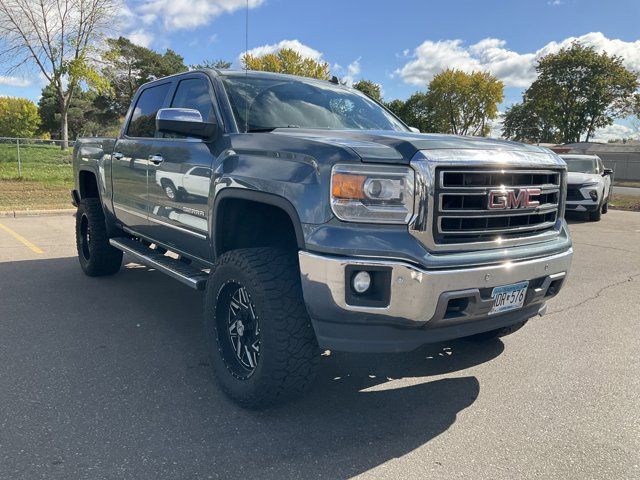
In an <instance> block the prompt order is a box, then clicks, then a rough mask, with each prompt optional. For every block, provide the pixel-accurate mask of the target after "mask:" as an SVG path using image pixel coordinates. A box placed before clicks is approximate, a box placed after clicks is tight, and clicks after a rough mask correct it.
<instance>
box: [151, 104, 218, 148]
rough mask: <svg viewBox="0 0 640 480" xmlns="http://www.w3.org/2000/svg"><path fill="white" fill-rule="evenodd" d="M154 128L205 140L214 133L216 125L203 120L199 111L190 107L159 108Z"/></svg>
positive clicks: (162, 131)
mask: <svg viewBox="0 0 640 480" xmlns="http://www.w3.org/2000/svg"><path fill="white" fill-rule="evenodd" d="M156 130H157V131H158V132H160V133H174V134H178V135H184V136H187V137H196V138H202V139H205V140H206V139H210V138H212V137H213V136H214V135H215V133H216V130H217V125H216V124H215V123H212V122H205V121H203V120H202V115H201V114H200V112H199V111H198V110H194V109H192V108H161V109H160V110H158V113H157V115H156Z"/></svg>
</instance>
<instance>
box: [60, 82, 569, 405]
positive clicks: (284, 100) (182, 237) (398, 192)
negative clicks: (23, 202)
mask: <svg viewBox="0 0 640 480" xmlns="http://www.w3.org/2000/svg"><path fill="white" fill-rule="evenodd" d="M74 173H75V189H74V190H73V192H72V197H73V202H74V204H75V205H76V206H77V208H78V211H77V216H76V219H77V220H76V236H77V244H78V256H79V259H80V265H81V267H82V270H83V271H84V272H85V273H86V274H87V275H89V276H100V275H111V274H115V273H116V272H117V271H118V270H119V269H120V266H121V263H122V256H123V252H125V253H127V254H128V255H130V256H131V257H133V259H135V261H137V262H139V263H142V264H146V265H148V266H150V267H152V268H154V269H156V270H158V271H161V272H164V273H166V274H168V275H170V276H172V277H174V278H175V279H177V280H179V281H181V282H183V283H184V284H186V285H188V286H190V287H192V288H195V289H200V290H204V291H205V295H204V335H205V336H206V338H207V341H208V345H209V351H210V355H211V365H212V367H213V370H214V373H215V376H216V378H217V380H218V382H219V384H220V385H221V387H222V389H223V390H224V391H225V392H226V393H227V394H228V395H229V396H230V397H231V398H232V399H233V400H235V401H236V402H237V403H239V404H240V405H242V406H245V407H252V408H256V407H260V406H263V405H266V404H269V403H273V402H277V401H280V400H282V399H284V398H286V397H288V396H290V395H292V394H295V393H298V392H300V391H302V390H304V389H305V387H306V386H308V385H309V384H310V383H311V381H312V380H313V378H314V371H315V369H316V366H317V363H318V358H319V355H320V352H321V351H322V349H331V350H340V351H348V352H402V351H409V350H412V349H415V348H417V347H418V346H420V345H423V344H425V343H429V342H439V341H443V340H448V339H453V338H459V337H465V336H474V337H475V338H477V339H491V338H495V337H499V336H502V335H506V334H508V333H511V332H514V331H515V330H517V329H519V328H520V327H521V326H522V325H524V323H525V322H526V321H527V320H528V319H529V318H531V317H534V316H536V315H542V314H543V313H544V312H545V309H546V301H547V300H548V299H549V298H551V297H553V296H554V295H556V294H557V293H558V292H559V291H560V288H561V287H562V284H563V282H564V281H565V279H566V276H567V274H568V273H569V267H570V264H571V257H572V247H571V240H570V238H569V232H568V230H567V225H566V223H565V221H564V218H563V217H564V208H565V193H566V176H567V175H566V166H565V163H564V162H563V161H562V159H560V158H559V157H558V156H557V155H555V154H554V153H552V152H551V151H549V150H546V149H543V148H539V147H536V146H529V145H522V144H519V143H513V142H506V141H499V140H491V139H485V138H473V137H458V136H450V135H433V134H420V133H415V132H414V130H413V129H411V128H409V127H408V126H406V125H405V124H404V123H402V122H401V121H400V120H399V119H398V118H396V117H395V116H394V115H393V114H392V113H390V112H389V111H387V110H386V109H385V108H384V107H382V106H381V105H379V104H378V103H376V102H374V101H372V100H371V99H369V98H368V97H366V96H365V95H363V94H361V93H360V92H357V91H355V90H353V89H350V88H347V87H344V86H340V85H336V84H334V83H331V82H325V81H319V80H312V79H307V78H298V77H294V76H288V75H279V74H270V73H263V72H244V71H215V70H202V71H193V72H189V73H184V74H180V75H176V76H172V77H168V78H162V79H160V80H156V81H153V82H151V83H148V84H145V85H143V86H142V87H141V88H140V89H139V91H138V92H137V94H136V96H135V98H134V100H133V103H132V105H131V107H130V110H129V113H128V115H127V118H126V120H125V122H124V125H123V127H122V131H121V132H120V135H119V136H118V138H115V139H114V138H85V139H80V140H78V142H77V143H76V147H75V152H74Z"/></svg>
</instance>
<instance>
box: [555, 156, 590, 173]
mask: <svg viewBox="0 0 640 480" xmlns="http://www.w3.org/2000/svg"><path fill="white" fill-rule="evenodd" d="M563 160H564V161H565V162H567V170H569V171H570V172H577V173H598V163H597V162H596V159H595V158H563Z"/></svg>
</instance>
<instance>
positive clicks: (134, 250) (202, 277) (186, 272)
mask: <svg viewBox="0 0 640 480" xmlns="http://www.w3.org/2000/svg"><path fill="white" fill-rule="evenodd" d="M109 243H110V244H111V246H113V247H115V248H117V249H118V250H122V251H123V252H125V253H128V254H129V255H131V256H132V257H134V258H135V259H136V260H138V261H139V262H140V263H143V264H145V265H147V266H148V267H152V268H155V269H156V270H158V271H160V272H162V273H166V274H167V275H169V276H170V277H173V278H175V279H176V280H178V281H180V282H182V283H184V284H185V285H188V286H190V287H191V288H195V289H196V290H204V288H205V286H206V285H207V280H208V279H209V275H207V273H206V272H203V271H202V270H199V269H197V268H195V267H192V266H191V265H187V264H186V263H182V262H181V261H179V260H176V259H175V258H171V257H167V256H165V255H161V254H160V253H158V252H155V251H153V250H152V249H151V248H149V247H147V246H145V245H143V244H142V243H140V242H137V241H135V240H132V239H130V238H126V237H119V238H111V239H109Z"/></svg>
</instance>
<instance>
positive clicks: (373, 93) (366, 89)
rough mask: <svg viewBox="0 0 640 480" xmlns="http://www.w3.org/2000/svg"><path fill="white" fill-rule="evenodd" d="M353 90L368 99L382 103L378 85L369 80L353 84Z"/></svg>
mask: <svg viewBox="0 0 640 480" xmlns="http://www.w3.org/2000/svg"><path fill="white" fill-rule="evenodd" d="M353 88H355V89H356V90H360V91H361V92H362V93H364V94H365V95H367V96H368V97H369V98H373V99H374V100H376V101H378V102H382V91H381V89H380V85H378V84H377V83H374V82H372V81H371V80H360V81H359V82H356V83H354V84H353Z"/></svg>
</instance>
